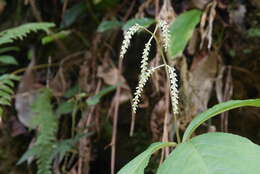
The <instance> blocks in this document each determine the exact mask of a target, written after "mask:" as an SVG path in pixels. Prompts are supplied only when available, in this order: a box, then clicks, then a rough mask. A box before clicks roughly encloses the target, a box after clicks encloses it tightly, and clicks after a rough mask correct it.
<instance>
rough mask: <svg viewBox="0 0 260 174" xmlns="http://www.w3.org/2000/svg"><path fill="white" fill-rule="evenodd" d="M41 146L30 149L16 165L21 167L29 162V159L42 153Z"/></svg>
mask: <svg viewBox="0 0 260 174" xmlns="http://www.w3.org/2000/svg"><path fill="white" fill-rule="evenodd" d="M40 150H41V149H40V146H33V147H31V148H29V149H28V150H27V151H26V152H25V153H24V154H23V155H22V157H21V158H20V159H19V161H18V162H17V163H16V165H20V164H22V163H23V162H25V161H27V160H28V159H29V158H31V157H33V156H35V155H37V154H38V153H39V151H40Z"/></svg>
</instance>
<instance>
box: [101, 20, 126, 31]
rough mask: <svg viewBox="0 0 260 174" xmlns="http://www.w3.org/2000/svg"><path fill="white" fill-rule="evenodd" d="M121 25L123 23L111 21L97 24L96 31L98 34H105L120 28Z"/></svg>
mask: <svg viewBox="0 0 260 174" xmlns="http://www.w3.org/2000/svg"><path fill="white" fill-rule="evenodd" d="M122 25H123V22H120V21H117V20H112V21H103V22H101V24H99V26H98V29H97V31H98V32H105V31H108V30H111V29H114V28H117V27H121V26H122Z"/></svg>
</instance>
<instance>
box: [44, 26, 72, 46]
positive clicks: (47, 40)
mask: <svg viewBox="0 0 260 174" xmlns="http://www.w3.org/2000/svg"><path fill="white" fill-rule="evenodd" d="M70 34H71V31H68V30H63V31H60V32H58V33H54V34H51V35H48V36H45V37H43V38H42V39H41V42H42V44H43V45H46V44H48V43H51V42H53V41H55V40H57V39H64V38H66V37H67V36H68V35H70Z"/></svg>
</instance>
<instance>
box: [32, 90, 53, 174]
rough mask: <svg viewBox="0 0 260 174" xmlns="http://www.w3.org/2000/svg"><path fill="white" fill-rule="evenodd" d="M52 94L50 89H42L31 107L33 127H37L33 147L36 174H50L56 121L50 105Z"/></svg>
mask: <svg viewBox="0 0 260 174" xmlns="http://www.w3.org/2000/svg"><path fill="white" fill-rule="evenodd" d="M51 97H52V92H51V91H50V89H42V90H41V91H40V93H39V95H38V96H37V98H36V101H35V103H34V104H33V105H32V112H33V113H34V114H35V115H34V117H33V124H34V126H36V127H38V135H37V139H36V143H35V146H38V147H39V148H38V149H39V150H38V152H37V154H36V159H37V165H38V171H37V174H51V173H52V172H51V167H52V166H51V164H52V160H53V157H54V156H53V155H54V150H55V143H56V133H57V129H58V119H57V117H55V115H54V113H53V110H52V105H51Z"/></svg>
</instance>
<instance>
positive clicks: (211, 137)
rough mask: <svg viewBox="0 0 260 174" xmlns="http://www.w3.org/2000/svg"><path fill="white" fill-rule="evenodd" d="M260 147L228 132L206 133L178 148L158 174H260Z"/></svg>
mask: <svg viewBox="0 0 260 174" xmlns="http://www.w3.org/2000/svg"><path fill="white" fill-rule="evenodd" d="M259 161H260V147H259V146H258V145H256V144H254V143H252V142H251V141H250V140H248V139H246V138H243V137H240V136H237V135H233V134H227V133H207V134H203V135H200V136H197V137H195V138H193V139H191V140H190V141H186V142H184V143H182V144H180V145H178V146H177V148H176V149H175V150H174V151H173V152H172V153H171V154H170V156H169V157H168V158H167V159H166V160H165V161H164V162H163V164H162V165H161V166H160V167H159V169H158V172H157V174H180V173H181V174H191V173H194V174H245V173H246V174H259V173H260V167H259Z"/></svg>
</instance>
